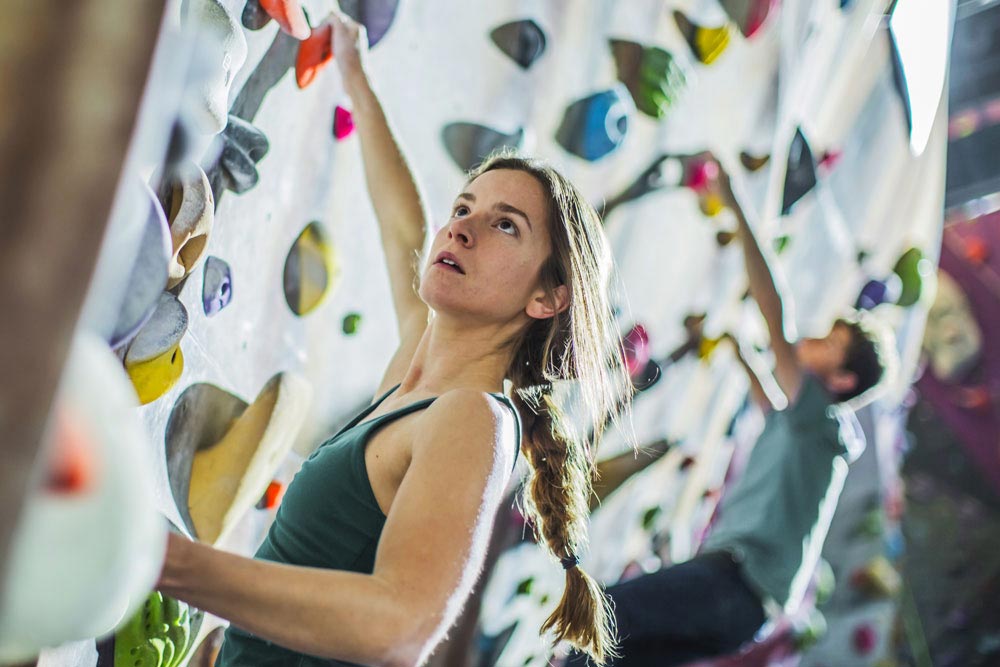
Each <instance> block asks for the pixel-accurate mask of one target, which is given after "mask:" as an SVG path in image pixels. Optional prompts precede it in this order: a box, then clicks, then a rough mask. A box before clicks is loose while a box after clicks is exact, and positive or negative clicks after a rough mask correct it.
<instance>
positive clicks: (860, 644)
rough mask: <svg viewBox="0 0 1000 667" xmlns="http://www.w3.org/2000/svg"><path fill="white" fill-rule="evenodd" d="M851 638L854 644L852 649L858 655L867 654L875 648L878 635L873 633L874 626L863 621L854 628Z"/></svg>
mask: <svg viewBox="0 0 1000 667" xmlns="http://www.w3.org/2000/svg"><path fill="white" fill-rule="evenodd" d="M851 640H852V642H853V644H854V650H855V651H856V652H857V653H858V654H859V655H868V654H869V653H871V652H872V651H873V650H874V649H875V643H876V641H877V640H878V636H877V635H876V634H875V628H873V627H872V626H871V624H870V623H864V624H862V625H859V626H858V627H856V628H854V633H853V634H852V635H851Z"/></svg>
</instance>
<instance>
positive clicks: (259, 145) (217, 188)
mask: <svg viewBox="0 0 1000 667" xmlns="http://www.w3.org/2000/svg"><path fill="white" fill-rule="evenodd" d="M218 141H220V142H221V144H222V146H221V151H220V154H219V162H218V165H217V169H216V170H214V171H213V176H214V179H212V191H213V192H214V193H215V196H216V198H218V195H219V192H221V190H222V187H225V188H226V189H229V190H232V191H233V192H235V193H236V194H243V193H244V192H246V191H247V190H249V189H250V188H252V187H254V186H255V185H257V181H258V180H260V175H259V174H258V173H257V163H258V162H260V160H261V159H262V158H263V157H264V156H265V155H267V151H268V150H269V149H270V144H269V143H268V141H267V137H266V136H264V133H263V132H261V131H260V130H258V129H257V128H256V127H254V126H253V125H251V124H250V123H248V122H246V121H245V120H243V119H242V118H239V117H237V116H233V115H231V114H230V116H229V124H228V125H226V129H225V130H223V132H222V134H221V135H220V136H219V139H218ZM216 181H218V183H216Z"/></svg>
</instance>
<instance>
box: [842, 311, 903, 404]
mask: <svg viewBox="0 0 1000 667" xmlns="http://www.w3.org/2000/svg"><path fill="white" fill-rule="evenodd" d="M838 325H839V326H843V327H846V328H847V330H848V331H849V332H850V334H851V342H850V343H848V345H847V352H846V354H845V356H844V363H843V365H842V366H841V370H845V371H847V372H849V373H853V374H854V376H855V377H856V378H857V382H856V383H855V385H854V387H853V388H852V389H849V390H848V391H843V392H839V393H836V394H834V397H835V398H836V399H837V402H838V403H842V402H844V401H850V400H851V399H854V398H857V397H858V396H860V395H861V394H864V393H865V392H868V391H870V390H871V389H873V388H875V387H876V386H878V384H879V382H881V381H882V379H883V377H884V376H885V374H886V367H887V365H888V363H887V361H888V355H889V354H890V351H889V349H888V343H887V342H886V341H885V340H883V337H882V335H881V334H880V332H878V331H877V330H876V329H874V328H873V327H871V326H869V325H868V323H866V322H864V321H863V320H862V319H860V318H859V317H842V318H840V319H838V320H837V321H836V322H835V323H834V326H838ZM872 393H873V394H874V392H872Z"/></svg>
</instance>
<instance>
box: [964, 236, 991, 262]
mask: <svg viewBox="0 0 1000 667" xmlns="http://www.w3.org/2000/svg"><path fill="white" fill-rule="evenodd" d="M964 250H965V258H966V259H967V260H969V261H970V262H972V263H973V264H977V265H978V264H982V263H984V262H985V261H986V260H987V258H989V256H990V247H989V245H987V244H986V241H984V240H983V239H981V238H979V237H978V236H970V237H968V238H966V239H965V248H964Z"/></svg>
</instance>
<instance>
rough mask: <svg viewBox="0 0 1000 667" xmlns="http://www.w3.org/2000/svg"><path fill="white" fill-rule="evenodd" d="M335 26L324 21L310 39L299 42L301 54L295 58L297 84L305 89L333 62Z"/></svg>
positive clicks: (314, 30) (313, 31) (315, 29)
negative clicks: (332, 40)
mask: <svg viewBox="0 0 1000 667" xmlns="http://www.w3.org/2000/svg"><path fill="white" fill-rule="evenodd" d="M332 37H333V26H332V25H331V24H330V23H329V22H328V21H324V22H323V23H321V24H320V25H319V26H317V27H315V28H313V29H312V32H311V33H310V35H309V37H308V38H307V39H304V40H303V41H301V42H299V53H298V56H296V58H295V83H297V84H298V86H299V88H305V87H306V86H308V85H309V84H310V83H312V82H313V80H314V79H315V78H316V75H317V74H319V72H320V70H322V69H323V68H324V67H326V66H327V65H328V64H329V63H330V61H331V60H333V43H332V42H331V41H330V40H331V39H332Z"/></svg>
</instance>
